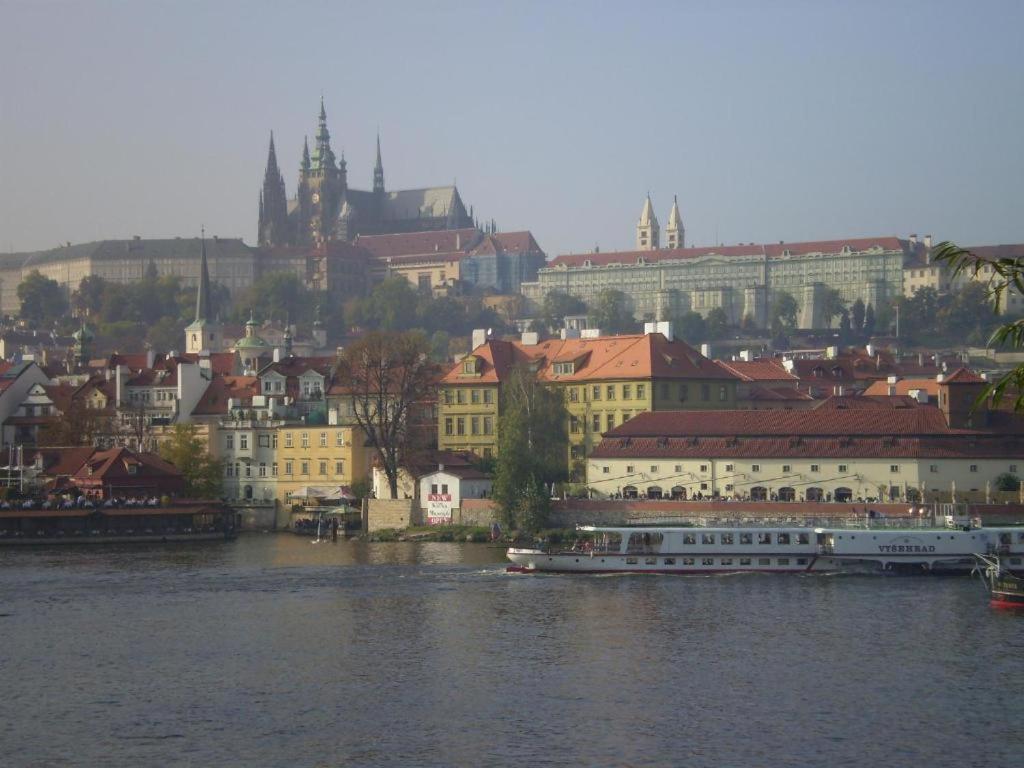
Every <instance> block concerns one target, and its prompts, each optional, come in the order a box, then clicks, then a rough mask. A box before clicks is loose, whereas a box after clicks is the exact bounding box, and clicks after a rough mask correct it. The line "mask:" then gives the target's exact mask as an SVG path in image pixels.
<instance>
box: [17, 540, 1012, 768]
mask: <svg viewBox="0 0 1024 768" xmlns="http://www.w3.org/2000/svg"><path fill="white" fill-rule="evenodd" d="M502 557H503V553H502V551H500V550H497V549H492V548H490V547H487V546H483V545H479V544H475V545H474V544H425V543H421V544H413V543H396V544H383V543H378V544H364V543H358V542H354V541H343V542H338V543H336V544H331V543H323V544H312V543H311V542H310V541H309V540H308V539H304V538H300V537H296V536H291V535H288V534H277V535H258V534H253V535H249V536H243V537H241V538H240V539H239V540H238V541H235V542H229V543H212V544H203V545H194V546H191V547H181V546H144V545H122V546H118V547H109V548H56V547H55V548H46V549H16V550H15V549H7V550H0V765H2V766H6V767H11V766H17V767H19V768H20V767H21V766H150V765H151V766H179V765H181V766H236V765H237V766H243V765H244V766H284V765H288V766H340V765H353V766H364V765H365V766H374V765H397V766H421V765H422V766H448V765H453V766H492V765H493V766H505V765H514V766H538V765H541V766H544V765H551V766H566V765H587V766H716V767H718V766H745V767H747V768H757V767H759V766H824V765H828V766H847V765H849V766H854V765H856V766H874V765H887V766H904V765H905V766H962V765H982V764H991V765H1020V764H1021V761H1022V760H1024V738H1022V735H1021V734H1022V726H1021V722H1022V717H1021V716H1022V715H1024V698H1022V687H1024V653H1022V651H1024V616H1014V615H1012V614H1007V613H1005V612H999V611H994V610H992V609H990V608H989V607H988V604H987V600H986V598H985V596H984V593H983V590H982V587H981V585H980V583H979V582H978V581H976V580H971V579H969V578H966V577H947V578H939V577H922V576H901V577H869V576H820V575H818V576H796V575H750V574H748V575H742V576H710V577H678V576H609V577H587V576H551V575H549V576H526V575H513V574H507V573H505V572H504V562H503V559H502Z"/></svg>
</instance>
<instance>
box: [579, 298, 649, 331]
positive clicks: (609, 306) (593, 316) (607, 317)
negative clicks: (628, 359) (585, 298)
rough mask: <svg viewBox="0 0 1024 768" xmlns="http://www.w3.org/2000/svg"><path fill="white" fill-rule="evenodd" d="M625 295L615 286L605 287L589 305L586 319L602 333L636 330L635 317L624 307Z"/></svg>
mask: <svg viewBox="0 0 1024 768" xmlns="http://www.w3.org/2000/svg"><path fill="white" fill-rule="evenodd" d="M626 302H627V297H626V294H624V293H623V292H622V291H620V290H617V289H615V288H605V289H604V290H602V291H601V292H600V293H598V294H597V296H596V297H595V298H594V302H593V303H592V304H591V305H590V306H589V309H588V313H587V314H588V316H589V317H588V319H589V320H590V324H591V325H593V326H594V327H595V328H600V329H601V331H602V333H604V332H607V333H610V334H618V333H629V332H631V331H635V330H636V325H637V323H636V319H635V318H634V317H633V313H632V312H630V311H629V309H627V307H626Z"/></svg>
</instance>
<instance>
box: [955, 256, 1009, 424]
mask: <svg viewBox="0 0 1024 768" xmlns="http://www.w3.org/2000/svg"><path fill="white" fill-rule="evenodd" d="M935 260H936V261H937V262H940V263H945V264H948V265H949V266H950V267H951V268H952V270H953V276H954V277H955V276H957V275H962V274H963V275H970V276H972V277H974V278H977V277H978V276H979V275H981V274H986V275H989V277H988V279H987V281H986V283H985V285H984V287H985V296H986V299H987V304H988V306H989V308H990V309H991V311H992V315H993V316H995V315H996V314H997V313H998V311H999V305H1000V303H1001V302H1002V299H1003V298H1004V297H1005V296H1006V295H1008V294H1010V293H1015V294H1016V295H1018V296H1020V295H1024V262H1022V261H1021V260H1020V259H1018V258H1015V257H1013V256H1007V257H1002V258H996V259H986V258H982V257H981V256H978V255H977V254H975V253H972V252H971V251H968V250H966V249H964V248H960V247H958V246H956V245H954V244H953V243H950V242H942V243H939V244H938V246H936V249H935ZM983 269H985V270H986V272H982V270H983ZM989 343H990V344H992V345H993V346H1001V347H1002V346H1005V347H1008V348H1010V349H1018V350H1019V349H1022V348H1024V317H1017V318H1009V319H1007V320H1005V321H1001V320H998V319H997V321H996V324H995V330H994V331H993V332H992V334H991V337H990V339H989ZM1007 395H1010V396H1011V397H1012V398H1013V407H1014V409H1015V410H1018V411H1020V410H1024V365H1018V366H1017V367H1016V368H1014V369H1013V370H1011V371H1009V372H1007V373H1004V374H1003V375H1002V376H1000V377H998V378H997V379H996V380H995V381H993V382H992V383H991V384H990V385H989V386H988V387H987V388H986V389H985V392H984V394H983V398H991V399H992V401H993V402H994V403H996V404H998V403H1000V402H1001V401H1002V399H1003V397H1005V396H1007Z"/></svg>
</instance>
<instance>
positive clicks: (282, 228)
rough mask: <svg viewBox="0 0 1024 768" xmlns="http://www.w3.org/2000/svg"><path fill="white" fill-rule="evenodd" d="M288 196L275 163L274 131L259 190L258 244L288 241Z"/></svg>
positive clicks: (275, 243) (271, 134)
mask: <svg viewBox="0 0 1024 768" xmlns="http://www.w3.org/2000/svg"><path fill="white" fill-rule="evenodd" d="M288 239H289V238H288V198H287V196H286V195H285V191H284V176H282V175H281V169H280V168H279V167H278V165H277V152H275V151H274V133H273V131H271V133H270V150H269V151H268V152H267V170H266V172H265V173H264V174H263V190H262V191H261V192H260V223H259V235H258V240H257V242H258V243H259V244H260V245H283V244H284V243H287V242H288Z"/></svg>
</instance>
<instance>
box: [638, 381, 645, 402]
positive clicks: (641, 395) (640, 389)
mask: <svg viewBox="0 0 1024 768" xmlns="http://www.w3.org/2000/svg"><path fill="white" fill-rule="evenodd" d="M646 396H647V387H645V386H644V385H643V384H637V385H636V399H637V400H643V399H644V398H645V397H646Z"/></svg>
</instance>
